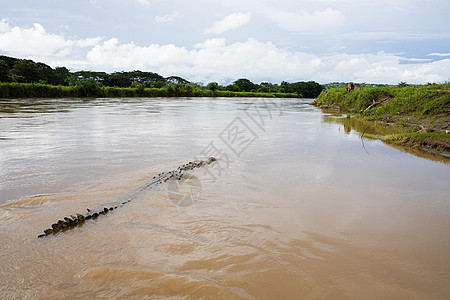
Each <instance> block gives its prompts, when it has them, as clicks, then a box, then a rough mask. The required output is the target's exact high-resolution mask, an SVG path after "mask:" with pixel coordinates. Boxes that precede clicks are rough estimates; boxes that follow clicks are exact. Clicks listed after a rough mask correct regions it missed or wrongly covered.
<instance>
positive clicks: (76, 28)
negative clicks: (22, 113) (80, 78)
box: [0, 0, 450, 84]
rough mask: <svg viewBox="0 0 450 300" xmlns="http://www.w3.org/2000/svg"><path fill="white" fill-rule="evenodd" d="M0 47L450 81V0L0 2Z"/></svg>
mask: <svg viewBox="0 0 450 300" xmlns="http://www.w3.org/2000/svg"><path fill="white" fill-rule="evenodd" d="M1 2H2V3H1V10H0V19H1V21H0V54H2V55H8V56H14V57H18V58H30V59H33V60H35V61H41V62H44V63H47V64H49V65H50V66H52V67H56V66H66V67H68V68H69V69H70V70H72V71H77V70H96V71H106V72H113V71H129V70H135V69H139V70H143V71H152V72H157V73H159V74H161V75H163V76H170V75H178V76H181V77H184V78H186V79H188V80H190V81H193V82H203V83H208V82H212V81H217V82H219V83H221V84H224V83H229V82H231V81H234V80H236V79H238V78H248V79H250V80H252V81H253V82H255V83H260V82H262V81H269V82H272V83H280V82H281V81H282V80H284V81H290V82H295V81H308V80H315V81H317V82H320V83H328V82H334V81H355V82H370V83H391V84H395V83H399V82H401V81H405V82H408V83H427V82H445V81H449V80H450V30H449V29H450V17H449V16H450V1H449V0H427V1H424V0H394V1H392V0H389V1H388V0H315V1H313V0H276V1H275V0H216V1H211V0H209V1H206V0H191V1H181V0H108V1H107V0H77V1H73V0H71V1H69V0H39V1H36V0H14V1H6V0H1Z"/></svg>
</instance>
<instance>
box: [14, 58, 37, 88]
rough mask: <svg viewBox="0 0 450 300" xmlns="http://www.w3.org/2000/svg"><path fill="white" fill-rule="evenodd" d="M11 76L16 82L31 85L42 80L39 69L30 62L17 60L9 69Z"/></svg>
mask: <svg viewBox="0 0 450 300" xmlns="http://www.w3.org/2000/svg"><path fill="white" fill-rule="evenodd" d="M11 76H12V77H13V78H14V79H15V80H16V81H18V82H26V83H33V82H39V81H40V80H42V79H43V76H42V70H41V68H40V67H39V66H38V65H37V64H36V63H35V62H34V61H32V60H19V61H18V62H16V63H15V64H14V67H13V68H12V69H11Z"/></svg>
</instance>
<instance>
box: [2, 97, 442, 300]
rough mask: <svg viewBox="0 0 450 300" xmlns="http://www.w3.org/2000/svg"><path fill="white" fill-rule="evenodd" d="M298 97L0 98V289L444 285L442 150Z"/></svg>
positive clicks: (97, 291)
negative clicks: (165, 176) (82, 218)
mask: <svg viewBox="0 0 450 300" xmlns="http://www.w3.org/2000/svg"><path fill="white" fill-rule="evenodd" d="M309 102H311V100H308V99H274V100H270V101H269V100H263V99H242V98H241V99H225V98H221V99H196V98H193V99H94V100H84V99H57V100H37V99H33V100H8V101H6V100H1V102H0V224H1V231H0V298H2V299H16V298H20V299H23V298H25V299H61V298H65V297H68V298H72V299H85V298H100V299H111V298H131V299H135V298H175V299H179V298H188V299H190V298H204V299H217V298H222V299H286V298H290V299H364V298H365V299H367V298H372V299H386V298H389V299H448V297H449V296H450V234H449V232H450V184H449V183H450V165H449V164H446V163H444V162H439V161H431V160H427V159H424V158H420V157H417V156H413V155H411V154H408V153H405V152H402V151H400V150H397V149H394V148H391V147H389V146H386V145H384V144H383V143H382V142H380V141H374V140H364V147H363V145H362V143H361V139H360V135H359V133H357V132H355V131H350V132H349V129H348V128H344V126H342V125H340V124H339V122H335V121H330V119H333V118H332V117H330V116H327V115H326V114H324V113H323V112H322V111H320V110H319V109H316V108H314V107H312V106H310V105H309V104H308V103H309ZM209 156H214V157H217V158H218V161H217V162H216V163H215V164H213V165H211V166H210V167H208V168H207V169H206V168H201V169H196V170H192V171H190V172H189V177H188V178H191V179H195V180H191V183H189V180H185V181H180V182H176V183H173V182H172V181H169V182H166V183H164V184H161V185H158V186H151V187H150V188H148V189H146V190H144V191H142V192H140V193H139V194H138V196H137V197H136V198H134V199H133V200H132V201H131V202H130V203H129V204H127V205H124V206H123V207H120V208H118V209H116V210H114V211H112V212H110V213H108V214H107V215H105V216H102V218H99V219H97V220H96V221H93V220H90V221H87V222H86V223H85V224H84V225H83V226H82V227H77V228H75V229H73V230H70V231H66V232H64V233H59V234H57V235H50V236H47V237H45V238H40V239H38V238H37V236H38V235H39V234H41V233H42V231H43V230H44V229H46V228H49V227H50V225H51V224H52V223H54V222H56V221H57V220H58V219H61V218H63V217H65V216H69V215H74V214H76V213H80V214H84V213H85V212H86V209H87V208H90V209H96V208H101V207H103V206H105V205H110V204H112V203H117V202H119V201H123V200H124V199H128V198H129V195H133V192H134V191H136V190H137V189H139V187H141V186H143V185H145V184H146V182H148V181H149V180H150V179H151V178H152V177H153V176H155V175H158V174H159V173H161V172H163V171H170V170H174V169H177V167H179V166H181V165H183V164H185V163H188V162H190V161H192V160H193V159H195V158H201V157H209ZM192 182H195V184H193V183H192ZM179 197H189V199H190V200H191V201H190V202H189V203H187V204H186V203H184V204H183V205H180V202H179V201H178V200H179V199H180V198H179Z"/></svg>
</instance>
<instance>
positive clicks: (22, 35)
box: [0, 19, 74, 56]
mask: <svg viewBox="0 0 450 300" xmlns="http://www.w3.org/2000/svg"><path fill="white" fill-rule="evenodd" d="M72 46H74V41H72V40H70V39H66V38H65V37H64V36H61V35H56V34H51V33H48V32H46V31H45V29H44V27H42V26H41V25H40V24H38V23H34V24H33V27H30V28H20V27H17V26H11V25H10V24H9V23H8V22H7V20H5V19H2V20H1V22H0V49H1V50H2V51H3V52H5V53H8V54H14V55H16V56H29V55H41V56H58V55H65V54H68V53H70V51H71V47H72Z"/></svg>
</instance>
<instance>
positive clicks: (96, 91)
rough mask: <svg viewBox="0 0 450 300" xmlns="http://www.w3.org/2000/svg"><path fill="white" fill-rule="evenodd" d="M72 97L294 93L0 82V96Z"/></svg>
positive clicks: (279, 95) (280, 95)
mask: <svg viewBox="0 0 450 300" xmlns="http://www.w3.org/2000/svg"><path fill="white" fill-rule="evenodd" d="M76 97H93V98H109V97H261V98H295V97H298V95H297V94H295V93H253V92H232V91H222V90H215V91H212V90H209V89H206V88H204V89H200V88H196V87H192V86H191V85H174V86H167V87H163V88H144V87H139V88H119V87H105V86H99V85H94V84H80V85H76V86H54V85H48V84H38V83H0V98H4V99H6V98H76Z"/></svg>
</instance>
